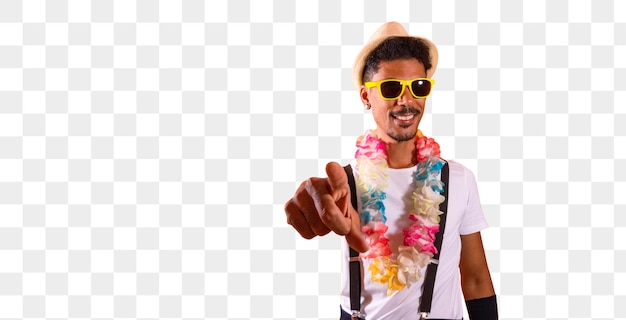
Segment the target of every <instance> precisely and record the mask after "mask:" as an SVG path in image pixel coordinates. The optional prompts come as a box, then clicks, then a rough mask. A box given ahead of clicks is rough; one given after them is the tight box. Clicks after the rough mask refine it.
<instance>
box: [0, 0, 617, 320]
mask: <svg viewBox="0 0 626 320" xmlns="http://www.w3.org/2000/svg"><path fill="white" fill-rule="evenodd" d="M546 2H547V4H546ZM546 2H544V1H523V2H522V1H521V0H518V1H504V2H502V3H501V2H500V1H495V0H489V1H478V0H473V1H458V2H455V1H408V0H404V1H387V2H386V1H373V0H368V1H364V2H362V1H343V2H340V1H334V0H323V1H319V2H318V1H297V2H296V1H288V0H281V1H259V0H254V1H253V0H248V1H245V0H234V1H206V2H205V1H203V0H184V1H174V0H169V1H166V0H162V1H152V0H136V1H131V0H116V1H84V0H46V1H44V0H23V1H10V0H9V1H0V318H2V319H21V318H28V319H43V318H46V319H67V318H71V319H84V318H94V319H123V318H136V319H161V318H183V319H205V318H216V319H250V318H254V319H296V318H297V319H337V318H338V311H339V309H338V304H339V299H338V293H339V289H340V288H339V277H340V274H339V267H340V261H339V257H340V255H339V254H340V253H339V241H338V240H339V238H338V237H337V236H332V235H330V236H327V237H325V238H321V239H316V240H310V241H307V240H303V239H300V238H299V237H298V236H297V235H296V233H295V232H294V231H293V230H292V229H291V228H290V227H289V226H288V225H286V222H285V217H284V212H283V203H284V202H285V201H286V200H287V199H288V198H289V197H290V195H291V194H292V193H293V192H294V190H295V188H296V186H297V185H298V183H299V181H301V180H303V179H305V178H307V177H309V176H313V175H321V174H324V173H323V168H324V165H325V164H326V162H328V161H331V160H335V161H339V162H342V163H345V162H347V161H348V160H349V159H350V158H351V157H352V154H353V152H354V140H355V138H356V136H358V135H360V134H361V133H363V131H364V130H365V129H367V128H371V127H372V121H371V116H370V114H369V113H368V112H365V111H364V110H363V106H362V105H361V104H360V100H359V98H358V95H357V93H356V91H355V90H354V89H353V88H352V85H351V82H350V69H351V66H352V61H353V58H354V56H355V55H356V53H357V51H358V50H359V49H360V47H361V45H362V44H363V43H364V42H365V41H366V40H367V39H368V38H369V36H370V35H371V34H372V32H373V31H374V30H376V28H378V27H379V26H380V25H381V23H383V22H385V21H388V20H397V21H400V22H402V23H403V24H404V25H405V27H406V28H407V29H408V30H409V32H410V33H411V34H418V35H423V36H427V37H429V38H431V39H433V40H434V41H435V43H437V44H438V46H439V52H440V56H439V68H438V70H437V72H436V74H435V78H436V80H437V84H436V86H435V89H436V91H435V92H434V93H433V95H432V96H431V98H430V99H429V102H428V110H427V111H428V114H427V115H426V116H425V118H424V120H423V121H422V125H421V127H422V130H423V131H424V132H425V133H426V134H427V135H432V136H434V137H436V138H437V139H438V140H439V142H440V144H441V146H442V149H443V155H444V156H445V157H446V158H449V159H456V160H458V161H460V162H462V163H463V164H465V165H466V166H468V167H469V168H471V169H472V170H473V171H474V172H475V173H476V176H477V179H478V184H479V189H480V194H481V199H482V202H483V205H484V209H485V212H486V215H487V218H488V221H489V223H490V225H491V228H490V229H488V230H486V231H484V232H483V237H484V241H485V247H486V250H487V255H488V260H489V264H490V267H491V271H492V275H493V279H494V284H495V287H496V291H497V294H498V298H499V307H500V315H501V318H502V319H571V318H593V319H614V318H626V287H625V286H624V284H625V283H626V198H625V196H624V195H625V194H626V148H625V147H626V112H625V111H624V107H626V59H625V57H626V15H625V14H624V12H626V2H624V1H618V0H615V1H610V0H594V1H591V0H586V1H566V0H557V1H552V0H551V1H546Z"/></svg>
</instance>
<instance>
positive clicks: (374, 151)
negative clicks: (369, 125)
mask: <svg viewBox="0 0 626 320" xmlns="http://www.w3.org/2000/svg"><path fill="white" fill-rule="evenodd" d="M356 146H357V149H356V153H355V158H356V159H359V158H361V157H365V158H368V159H370V160H373V161H375V160H385V161H387V145H385V143H384V142H383V141H382V140H380V139H377V138H376V137H374V136H373V135H372V132H371V131H367V132H366V133H365V135H363V136H360V137H359V138H358V139H357V141H356Z"/></svg>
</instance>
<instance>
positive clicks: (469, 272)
mask: <svg viewBox="0 0 626 320" xmlns="http://www.w3.org/2000/svg"><path fill="white" fill-rule="evenodd" d="M459 269H460V271H461V287H462V288H463V294H464V296H465V299H466V300H471V299H477V298H484V297H489V296H492V295H494V294H495V293H494V289H493V284H492V282H491V275H490V274H489V267H488V266H487V258H486V256H485V249H484V247H483V241H482V237H481V236H480V232H476V233H472V234H468V235H462V236H461V261H460V264H459Z"/></svg>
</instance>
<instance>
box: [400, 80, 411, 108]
mask: <svg viewBox="0 0 626 320" xmlns="http://www.w3.org/2000/svg"><path fill="white" fill-rule="evenodd" d="M414 102H415V97H413V94H411V88H409V85H408V84H404V92H402V94H401V95H400V97H398V104H399V105H412V104H413V103H414Z"/></svg>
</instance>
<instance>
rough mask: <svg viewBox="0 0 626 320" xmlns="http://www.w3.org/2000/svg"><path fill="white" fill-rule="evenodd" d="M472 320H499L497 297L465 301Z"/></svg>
mask: <svg viewBox="0 0 626 320" xmlns="http://www.w3.org/2000/svg"><path fill="white" fill-rule="evenodd" d="M465 305H466V306H467V313H468V314H469V317H470V319H471V320H497V319H498V303H497V301H496V296H495V295H493V296H491V297H487V298H480V299H472V300H467V301H465Z"/></svg>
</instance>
